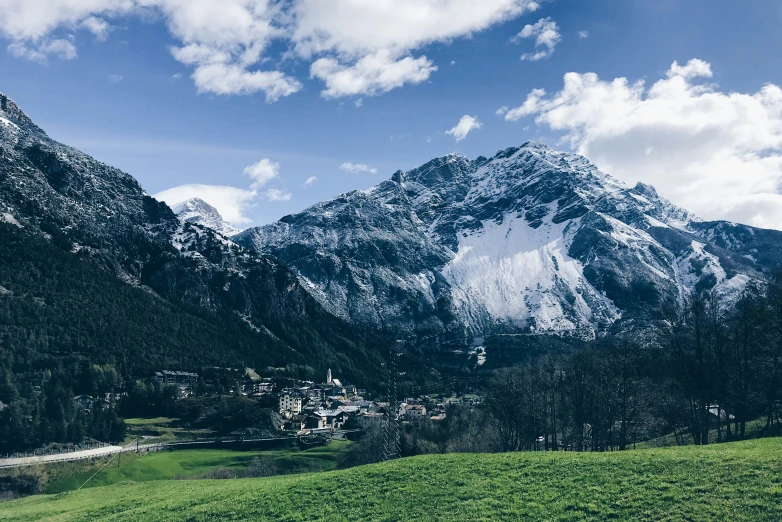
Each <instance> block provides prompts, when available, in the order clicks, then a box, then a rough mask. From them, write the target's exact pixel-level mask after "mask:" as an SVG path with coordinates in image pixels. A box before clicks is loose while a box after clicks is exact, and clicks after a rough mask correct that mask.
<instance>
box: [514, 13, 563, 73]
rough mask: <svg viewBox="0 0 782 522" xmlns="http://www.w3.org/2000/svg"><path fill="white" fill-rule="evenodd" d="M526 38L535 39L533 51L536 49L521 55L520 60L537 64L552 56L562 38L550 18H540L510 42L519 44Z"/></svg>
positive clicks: (555, 24) (557, 27) (526, 26)
mask: <svg viewBox="0 0 782 522" xmlns="http://www.w3.org/2000/svg"><path fill="white" fill-rule="evenodd" d="M528 38H534V39H535V49H538V50H537V51H535V52H534V53H524V54H523V55H521V59H522V60H528V61H530V62H537V61H538V60H542V59H544V58H548V57H549V56H551V55H552V54H554V48H555V47H556V46H557V44H558V43H559V42H560V41H561V40H562V36H561V35H560V34H559V26H557V23H556V22H555V21H554V20H552V19H551V18H541V19H540V20H538V21H537V22H535V23H534V24H528V25H525V26H524V29H522V30H521V32H519V34H517V35H516V36H514V37H513V39H512V40H513V42H515V43H519V42H521V41H522V40H524V39H528Z"/></svg>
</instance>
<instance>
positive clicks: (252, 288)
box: [0, 94, 382, 382]
mask: <svg viewBox="0 0 782 522" xmlns="http://www.w3.org/2000/svg"><path fill="white" fill-rule="evenodd" d="M178 211H180V212H184V214H183V219H181V220H180V219H179V218H177V216H176V215H175V214H174V212H173V211H172V210H171V209H170V208H169V207H168V206H166V205H165V204H164V203H162V202H159V201H157V200H155V199H154V198H152V197H150V196H149V195H147V194H146V193H145V191H144V190H143V189H142V188H141V186H140V185H139V184H138V183H137V182H136V180H135V179H133V178H132V177H131V176H129V175H128V174H125V173H124V172H121V171H119V170H117V169H115V168H112V167H109V166H108V165H105V164H103V163H100V162H98V161H96V160H95V159H93V158H91V157H89V156H87V155H86V154H83V153H81V152H79V151H77V150H75V149H73V148H70V147H67V146H65V145H62V144H60V143H57V142H55V141H53V140H52V139H50V138H49V137H48V136H47V134H46V133H45V132H44V131H43V130H42V129H41V128H39V127H38V126H37V125H35V124H34V123H33V121H32V120H31V119H30V118H29V117H28V116H27V115H26V114H25V113H24V112H23V111H22V110H21V109H20V108H19V107H18V106H17V105H16V104H15V103H14V102H13V101H12V100H10V99H9V98H8V97H6V96H5V95H2V94H0V229H2V230H1V231H2V232H3V237H4V238H5V240H4V244H3V245H2V255H3V258H4V259H8V260H9V261H8V262H4V263H2V266H0V310H2V312H3V316H4V317H8V318H9V320H8V322H7V324H0V341H2V342H3V345H4V348H6V349H8V351H6V353H9V352H10V353H12V354H16V359H17V360H35V359H36V358H39V357H46V356H49V355H51V354H59V356H60V357H62V356H64V355H65V354H71V356H74V357H75V356H86V357H88V358H89V359H90V360H91V361H92V362H93V363H99V364H107V363H110V364H116V365H118V366H119V367H120V369H121V371H123V372H128V373H130V374H131V375H141V376H145V375H149V373H150V372H152V371H155V370H156V369H159V368H160V367H166V366H167V365H172V366H175V367H178V368H198V367H200V365H208V364H212V365H227V364H228V363H229V362H230V363H232V364H237V363H238V364H241V363H244V364H247V365H252V366H257V367H261V368H263V367H267V366H274V367H280V366H283V367H284V366H285V365H292V366H291V367H292V368H294V369H295V368H297V367H305V366H307V365H312V364H316V365H318V366H317V370H321V369H322V370H323V371H325V369H326V368H328V367H329V366H331V367H334V368H335V369H343V370H342V371H348V370H350V371H351V373H352V374H354V375H356V376H357V377H356V380H357V381H359V382H366V381H368V380H369V379H370V378H371V375H372V372H373V371H375V370H376V371H379V369H380V363H381V361H382V355H380V354H376V353H373V352H372V351H371V350H367V346H373V345H378V344H379V343H381V341H379V340H378V336H377V335H376V334H374V333H371V332H368V331H366V330H364V329H362V328H359V327H356V326H354V325H351V324H349V323H348V322H346V321H344V320H342V319H340V318H337V317H334V316H333V315H331V314H330V313H329V312H328V311H327V310H325V309H324V308H323V307H322V306H321V305H320V303H319V302H318V301H317V300H316V299H314V298H313V297H312V296H311V295H310V293H309V290H307V289H305V288H304V287H303V286H302V285H301V284H300V283H299V280H298V278H297V277H296V275H295V274H294V273H293V272H292V271H291V270H289V269H288V268H286V267H285V266H283V265H281V264H280V263H279V262H277V261H275V260H273V259H271V258H270V257H268V256H264V255H257V254H255V253H253V252H249V251H247V250H246V249H244V248H242V247H241V246H239V245H237V244H236V243H233V242H232V241H230V240H229V239H227V238H226V237H225V236H224V235H222V234H221V233H218V231H219V232H222V233H227V232H228V231H229V230H230V229H228V228H227V226H223V225H222V219H221V218H220V216H219V214H217V212H216V211H215V210H214V209H213V208H212V207H210V206H209V205H207V204H205V203H203V202H190V204H187V205H184V206H182V207H181V208H178ZM199 213H200V214H199ZM205 213H211V214H210V215H209V216H206V215H205ZM195 214H199V217H198V218H196V217H194V215H195ZM201 214H204V215H203V216H202V215H201ZM206 218H211V220H209V221H205V219H206ZM204 225H209V226H215V228H217V229H218V231H215V230H212V229H211V228H209V227H208V226H204ZM42 240H46V242H47V243H48V247H47V246H45V245H44V246H42V244H41V241H42ZM52 248H56V249H57V250H59V251H60V253H62V251H65V253H67V254H68V257H66V258H62V256H61V254H58V253H55V252H53V251H52V250H51V249H52ZM20 250H24V251H25V253H26V254H27V255H26V256H20V255H18V252H19V251H20ZM57 263H59V264H57ZM53 264H56V266H55V267H53V266H52V265H53ZM84 270H87V271H88V273H87V274H84ZM106 274H111V275H112V276H113V277H114V278H115V280H117V278H118V280H120V281H123V282H124V283H126V285H125V286H127V287H128V290H127V291H125V290H121V289H117V288H116V287H115V286H114V285H112V284H110V283H107V282H106V281H105V280H104V279H105V275H106ZM107 285H108V286H107ZM66 289H67V291H66ZM130 290H133V292H132V294H128V292H129V291H130ZM94 294H100V295H99V296H96V295H94ZM99 298H100V299H99ZM106 300H108V301H109V302H104V304H103V306H102V307H101V308H100V309H94V308H95V307H94V305H93V303H94V302H96V301H101V302H103V301H106ZM129 306H135V307H136V308H135V309H125V308H126V307H129ZM93 309H94V310H93ZM85 310H92V311H93V312H94V313H92V314H86V316H84V315H85ZM110 312H111V313H110ZM31 314H33V315H35V320H34V321H33V322H32V323H31V326H30V328H26V327H25V325H24V324H23V323H22V322H21V321H20V320H19V319H18V318H20V317H28V316H30V315H31ZM47 314H48V315H47ZM96 314H97V315H96ZM103 315H106V317H103ZM82 316H84V317H83V318H82ZM109 316H110V317H109ZM117 316H121V317H122V321H121V322H122V323H123V324H122V325H121V326H120V328H124V329H125V330H126V331H125V332H117V331H116V329H117V321H118V319H117ZM149 316H151V317H152V319H150V317H149ZM166 319H168V320H169V323H168V324H165V323H166ZM82 320H83V321H84V322H81V321H82ZM150 321H152V322H150ZM88 322H89V325H88V324H87V323H88ZM0 323H2V321H0ZM185 325H189V326H185ZM193 325H195V326H193ZM150 330H152V331H151V332H150ZM185 330H189V333H187V332H185ZM87 332H89V333H87ZM133 332H146V334H143V333H142V334H140V335H139V336H138V337H134V335H133ZM183 335H184V337H183ZM31 336H32V337H31ZM381 345H382V344H381ZM17 352H18V353H17ZM297 365H298V366H297ZM321 366H322V367H323V368H321ZM306 371H307V372H310V373H312V374H313V375H314V371H315V368H312V367H311V366H307V368H306ZM305 373H306V372H305Z"/></svg>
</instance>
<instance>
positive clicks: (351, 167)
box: [339, 162, 377, 174]
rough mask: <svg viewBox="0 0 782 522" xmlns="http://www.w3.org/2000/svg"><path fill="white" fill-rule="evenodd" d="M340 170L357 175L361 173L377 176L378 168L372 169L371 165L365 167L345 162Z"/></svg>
mask: <svg viewBox="0 0 782 522" xmlns="http://www.w3.org/2000/svg"><path fill="white" fill-rule="evenodd" d="M339 168H340V170H344V171H345V172H350V173H351V174H357V173H359V172H366V173H367V174H377V169H376V168H374V167H370V166H369V165H365V164H363V163H350V162H345V163H343V164H342V165H340V166H339Z"/></svg>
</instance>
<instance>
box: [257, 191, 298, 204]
mask: <svg viewBox="0 0 782 522" xmlns="http://www.w3.org/2000/svg"><path fill="white" fill-rule="evenodd" d="M263 195H264V197H265V198H266V199H267V200H268V201H290V200H291V198H292V197H293V195H292V194H291V193H290V192H285V191H283V190H280V189H269V190H267V191H266V192H264V193H263Z"/></svg>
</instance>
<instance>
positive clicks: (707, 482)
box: [0, 439, 782, 522]
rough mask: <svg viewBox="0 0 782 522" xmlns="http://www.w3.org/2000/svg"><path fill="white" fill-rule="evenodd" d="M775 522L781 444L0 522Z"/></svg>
mask: <svg viewBox="0 0 782 522" xmlns="http://www.w3.org/2000/svg"><path fill="white" fill-rule="evenodd" d="M216 519H219V520H269V521H272V520H274V521H288V522H294V521H304V520H308V521H311V520H334V521H348V520H351V521H352V520H361V521H389V522H390V521H397V520H434V521H454V520H455V521H475V520H485V521H489V520H492V521H494V520H520V519H524V520H570V521H580V520H661V521H662V520H665V521H673V520H688V521H710V520H731V521H744V520H746V521H776V520H781V519H782V440H781V439H763V440H755V441H748V442H740V443H732V444H721V445H715V446H706V447H694V446H690V447H678V448H663V449H646V450H637V451H626V452H617V453H506V454H481V455H476V454H451V455H427V456H421V457H414V458H408V459H402V460H398V461H394V462H388V463H383V464H376V465H370V466H364V467H360V468H354V469H348V470H342V471H333V472H325V473H316V474H307V475H295V476H294V475H291V476H282V477H272V478H265V479H238V480H195V481H165V482H164V481H155V482H143V483H132V482H122V483H118V484H115V485H113V486H108V487H100V488H92V489H83V490H81V491H72V492H68V493H63V494H59V495H44V496H36V497H29V498H25V499H21V500H17V501H13V502H9V503H7V504H5V505H3V506H2V509H0V520H9V521H10V520H19V521H22V520H24V521H29V520H76V521H104V520H105V521H108V520H117V521H119V520H122V521H146V520H172V521H177V520H181V521H184V520H188V521H196V520H216Z"/></svg>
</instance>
